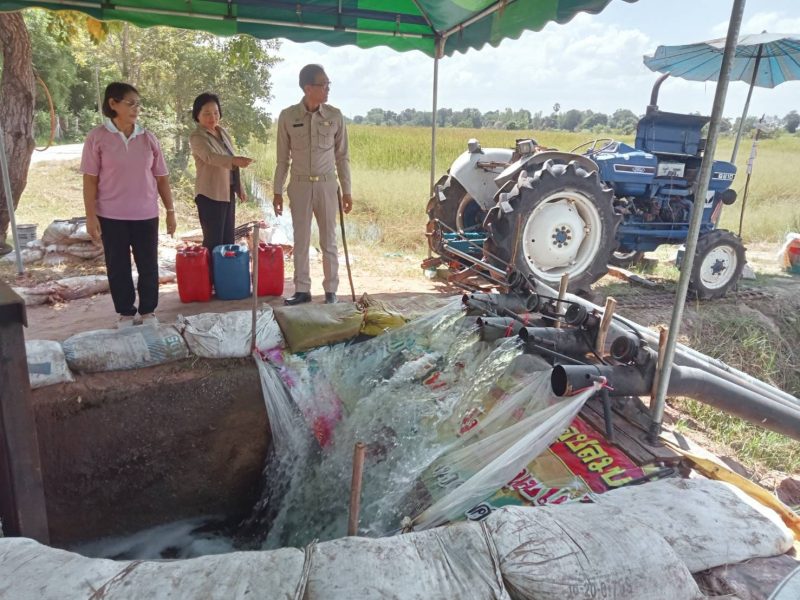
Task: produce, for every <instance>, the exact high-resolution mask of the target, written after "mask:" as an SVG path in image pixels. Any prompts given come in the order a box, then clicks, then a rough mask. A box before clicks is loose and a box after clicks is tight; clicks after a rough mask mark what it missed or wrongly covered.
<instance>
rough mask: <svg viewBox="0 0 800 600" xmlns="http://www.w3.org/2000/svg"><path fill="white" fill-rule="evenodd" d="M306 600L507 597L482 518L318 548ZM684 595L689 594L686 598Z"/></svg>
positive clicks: (485, 599)
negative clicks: (437, 527)
mask: <svg viewBox="0 0 800 600" xmlns="http://www.w3.org/2000/svg"><path fill="white" fill-rule="evenodd" d="M305 598H306V599H307V600H353V599H355V598H358V599H359V600H372V599H374V600H384V599H385V598H402V599H403V600H414V599H420V600H422V599H424V600H430V599H442V600H445V599H447V600H449V599H452V598H458V599H460V600H472V599H474V600H493V599H497V600H501V599H509V596H508V594H507V593H506V591H505V589H504V587H503V581H502V578H501V576H500V571H499V569H498V561H497V556H496V553H495V550H494V548H493V546H492V543H491V539H490V538H489V537H488V536H487V534H486V531H485V528H484V527H483V526H482V524H480V523H460V524H458V525H454V526H452V527H446V528H442V529H436V530H432V531H423V532H419V533H410V534H408V535H403V536H399V537H392V538H378V539H368V538H359V537H347V538H341V539H338V540H333V541H330V542H324V543H321V544H318V545H317V546H316V547H314V549H313V552H312V554H311V569H310V572H309V576H308V583H307V587H306V596H305ZM684 600H685V599H684Z"/></svg>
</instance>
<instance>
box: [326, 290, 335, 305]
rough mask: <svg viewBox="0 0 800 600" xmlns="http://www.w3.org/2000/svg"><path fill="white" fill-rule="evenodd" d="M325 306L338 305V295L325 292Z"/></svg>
mask: <svg viewBox="0 0 800 600" xmlns="http://www.w3.org/2000/svg"><path fill="white" fill-rule="evenodd" d="M325 304H336V294H334V293H333V292H325Z"/></svg>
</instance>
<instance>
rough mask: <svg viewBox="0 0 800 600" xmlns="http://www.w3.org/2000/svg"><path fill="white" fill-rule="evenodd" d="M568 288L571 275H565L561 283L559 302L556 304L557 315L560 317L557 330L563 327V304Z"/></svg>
mask: <svg viewBox="0 0 800 600" xmlns="http://www.w3.org/2000/svg"><path fill="white" fill-rule="evenodd" d="M567 287H569V273H564V274H563V275H562V276H561V282H560V284H559V286H558V302H556V315H557V316H558V317H559V320H558V321H556V328H560V327H561V320H560V317H561V311H562V309H563V302H564V295H565V294H566V293H567Z"/></svg>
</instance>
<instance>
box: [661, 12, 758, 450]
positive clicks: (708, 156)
mask: <svg viewBox="0 0 800 600" xmlns="http://www.w3.org/2000/svg"><path fill="white" fill-rule="evenodd" d="M744 5H745V0H733V8H732V9H731V20H730V23H729V25H728V37H727V39H726V41H725V53H724V54H723V56H722V66H721V68H720V73H719V81H718V82H717V91H716V94H715V95H714V106H713V108H712V110H711V122H710V123H709V126H708V138H707V141H706V149H705V152H704V153H703V162H702V164H701V165H700V174H699V176H698V178H697V188H696V191H695V195H694V198H695V202H694V210H692V219H691V222H690V224H689V236H688V238H687V240H686V250H685V252H684V255H683V261H682V263H681V275H680V279H679V280H678V290H677V292H676V293H675V305H674V308H673V309H672V319H671V320H670V324H669V336H668V337H667V345H666V346H665V347H664V367H663V370H662V372H661V377H660V378H659V380H658V388H657V390H656V397H655V401H654V402H653V405H652V406H651V407H650V408H651V417H652V422H651V424H650V431H649V432H648V440H649V441H650V443H653V444H655V443H657V442H658V438H659V436H660V435H661V426H662V421H663V419H664V406H665V404H666V398H667V389H668V388H669V379H670V374H671V373H672V361H673V359H674V357H675V346H676V345H677V343H678V335H679V334H680V325H681V321H682V319H683V309H684V306H685V305H686V294H687V292H688V291H689V279H690V278H691V275H692V268H693V266H694V253H695V251H696V250H697V238H698V237H699V234H700V224H701V222H702V217H703V211H702V210H701V209H702V201H703V199H704V198H705V197H706V194H707V193H708V184H709V181H710V180H711V168H712V166H713V163H714V151H715V150H716V147H717V138H718V137H719V126H720V121H721V120H722V111H723V109H724V108H725V96H726V95H727V93H728V83H729V82H730V78H731V66H732V65H733V56H734V53H735V51H736V43H737V41H738V40H739V30H740V28H741V26H742V16H743V15H744Z"/></svg>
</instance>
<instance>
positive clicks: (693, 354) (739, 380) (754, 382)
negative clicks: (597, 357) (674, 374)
mask: <svg viewBox="0 0 800 600" xmlns="http://www.w3.org/2000/svg"><path fill="white" fill-rule="evenodd" d="M536 291H537V293H539V294H541V295H555V294H557V291H556V290H554V289H553V288H551V287H550V286H548V285H547V284H545V283H542V282H540V281H537V282H536ZM567 299H568V300H569V301H570V302H572V303H573V304H577V305H580V306H583V307H585V308H586V309H588V310H589V311H593V310H594V311H602V310H603V307H602V306H598V305H597V304H594V303H593V302H589V301H588V300H586V299H585V298H581V297H580V296H576V295H574V294H569V293H568V294H567ZM614 321H615V323H613V324H612V327H611V331H612V332H614V335H621V334H623V333H625V332H626V331H629V330H633V331H636V332H637V333H638V334H639V335H641V336H642V338H643V339H644V340H645V341H646V342H648V343H649V344H650V345H651V346H652V347H654V348H655V347H657V346H658V337H659V336H658V334H657V333H656V332H654V331H651V330H650V329H648V328H647V327H645V326H643V325H640V324H639V323H636V322H635V321H631V320H630V319H626V318H624V317H621V316H619V315H618V314H616V315H614ZM619 324H621V325H619ZM674 362H675V364H677V365H680V366H687V367H696V368H700V369H704V370H707V371H710V372H711V373H712V374H714V375H716V376H717V377H719V378H721V379H724V380H725V381H730V382H733V383H736V384H738V385H740V386H742V387H744V388H747V389H748V390H750V391H752V392H755V393H757V394H759V395H761V396H766V397H769V398H771V399H773V400H776V401H778V402H780V403H782V404H785V405H787V406H789V407H790V408H796V409H800V400H798V399H797V398H796V397H795V396H792V395H791V394H789V393H787V392H784V391H783V390H781V389H778V388H776V387H775V386H773V385H770V384H769V383H766V382H764V381H761V380H760V379H757V378H756V377H753V376H752V375H749V374H748V373H745V372H744V371H740V370H739V369H736V368H734V367H732V366H730V365H728V364H726V363H724V362H723V361H721V360H718V359H716V358H712V357H710V356H708V355H706V354H703V353H702V352H698V351H697V350H695V349H693V348H689V347H688V346H684V345H683V344H677V345H676V346H675V354H674Z"/></svg>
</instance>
